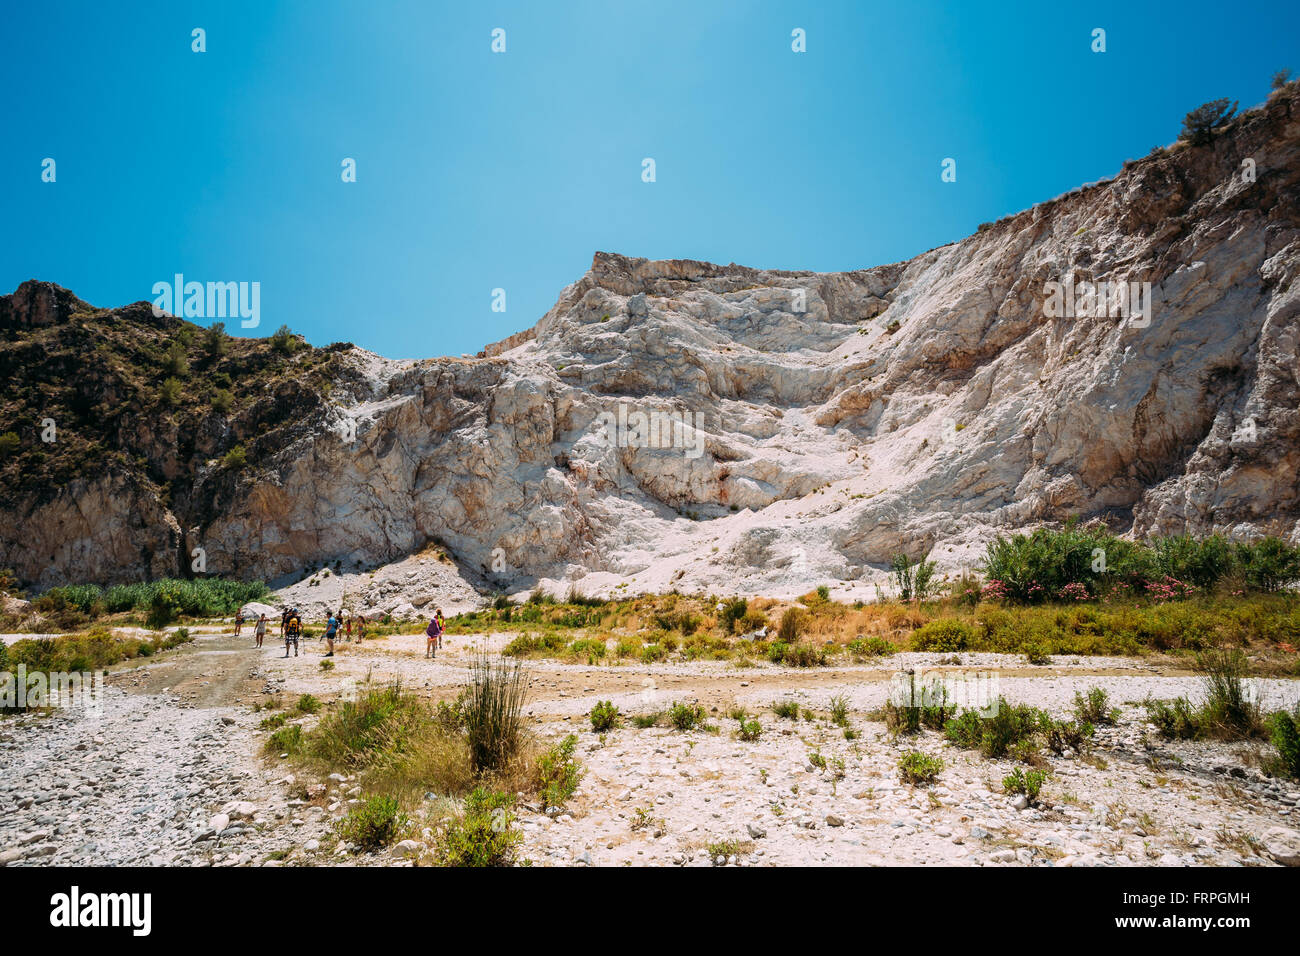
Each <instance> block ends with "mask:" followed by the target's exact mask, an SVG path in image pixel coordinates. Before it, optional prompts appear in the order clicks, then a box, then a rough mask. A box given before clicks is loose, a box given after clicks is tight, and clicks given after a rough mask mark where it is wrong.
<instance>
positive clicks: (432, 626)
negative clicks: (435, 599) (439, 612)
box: [424, 617, 442, 637]
mask: <svg viewBox="0 0 1300 956" xmlns="http://www.w3.org/2000/svg"><path fill="white" fill-rule="evenodd" d="M424 633H425V635H426V636H428V637H437V636H438V635H439V634H441V633H442V628H441V627H439V626H438V619H437V618H436V617H435V618H433V619H431V620H430V621H429V626H428V627H426V628H425V629H424Z"/></svg>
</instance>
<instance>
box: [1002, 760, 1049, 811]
mask: <svg viewBox="0 0 1300 956" xmlns="http://www.w3.org/2000/svg"><path fill="white" fill-rule="evenodd" d="M1046 779H1047V773H1046V772H1045V771H1042V770H1030V771H1029V772H1027V773H1026V772H1025V771H1024V770H1022V769H1021V768H1019V767H1017V768H1016V769H1015V770H1012V771H1011V773H1009V774H1008V775H1007V776H1005V777H1003V778H1002V789H1003V790H1005V791H1006V792H1007V793H1023V794H1024V795H1025V798H1026V799H1027V800H1028V801H1029V804H1030V806H1033V805H1034V804H1036V803H1037V802H1038V794H1039V792H1040V791H1041V790H1042V789H1043V781H1044V780H1046Z"/></svg>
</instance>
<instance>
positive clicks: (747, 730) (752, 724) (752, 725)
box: [738, 720, 763, 741]
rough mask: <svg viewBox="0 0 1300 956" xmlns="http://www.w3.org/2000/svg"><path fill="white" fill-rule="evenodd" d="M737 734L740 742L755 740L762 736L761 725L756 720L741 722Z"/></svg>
mask: <svg viewBox="0 0 1300 956" xmlns="http://www.w3.org/2000/svg"><path fill="white" fill-rule="evenodd" d="M738 733H739V735H740V739H741V740H749V741H753V740H757V739H758V738H759V737H761V736H762V735H763V725H762V724H760V723H759V722H758V721H757V720H742V721H741V722H740V730H739V731H738Z"/></svg>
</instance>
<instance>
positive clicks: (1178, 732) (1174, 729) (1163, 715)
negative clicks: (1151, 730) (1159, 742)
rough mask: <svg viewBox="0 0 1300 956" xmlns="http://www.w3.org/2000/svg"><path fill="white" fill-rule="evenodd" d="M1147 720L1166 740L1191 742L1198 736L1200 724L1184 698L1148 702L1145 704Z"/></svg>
mask: <svg viewBox="0 0 1300 956" xmlns="http://www.w3.org/2000/svg"><path fill="white" fill-rule="evenodd" d="M1145 707H1146V712H1147V720H1149V721H1150V722H1151V723H1152V724H1153V725H1154V726H1155V728H1156V730H1157V731H1158V732H1159V734H1160V736H1162V737H1164V738H1166V739H1168V740H1191V739H1193V738H1195V737H1198V736H1200V722H1199V720H1198V717H1197V714H1196V712H1195V710H1194V709H1193V707H1192V705H1191V703H1190V702H1189V701H1188V700H1187V698H1186V697H1179V698H1176V699H1175V700H1173V701H1168V702H1167V701H1163V700H1150V699H1148V700H1147V701H1146V702H1145Z"/></svg>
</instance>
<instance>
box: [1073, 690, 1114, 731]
mask: <svg viewBox="0 0 1300 956" xmlns="http://www.w3.org/2000/svg"><path fill="white" fill-rule="evenodd" d="M1119 714H1120V711H1119V708H1118V707H1111V706H1110V695H1108V694H1107V693H1106V692H1105V691H1104V690H1102V689H1101V688H1100V687H1093V688H1092V689H1091V690H1089V691H1088V694H1087V696H1086V697H1085V696H1084V695H1083V694H1080V693H1078V692H1077V691H1076V692H1075V695H1074V716H1075V718H1076V719H1077V720H1078V721H1079V723H1081V724H1092V725H1093V726H1094V727H1108V726H1110V725H1112V724H1114V723H1115V722H1116V721H1117V720H1119Z"/></svg>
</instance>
